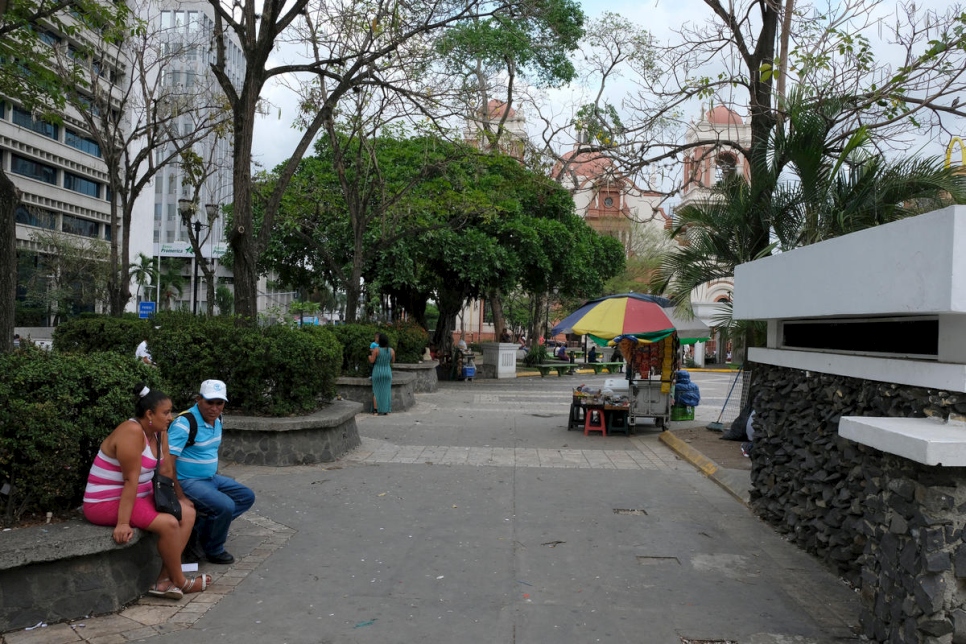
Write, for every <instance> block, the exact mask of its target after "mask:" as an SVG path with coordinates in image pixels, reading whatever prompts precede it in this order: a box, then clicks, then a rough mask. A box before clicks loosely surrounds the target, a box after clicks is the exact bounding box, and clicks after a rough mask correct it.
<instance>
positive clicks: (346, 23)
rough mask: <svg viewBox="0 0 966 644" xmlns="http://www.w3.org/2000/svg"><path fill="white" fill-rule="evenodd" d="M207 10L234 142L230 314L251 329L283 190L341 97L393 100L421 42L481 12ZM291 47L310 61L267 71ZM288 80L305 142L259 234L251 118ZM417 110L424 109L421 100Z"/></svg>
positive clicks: (413, 69)
mask: <svg viewBox="0 0 966 644" xmlns="http://www.w3.org/2000/svg"><path fill="white" fill-rule="evenodd" d="M209 2H210V4H211V6H212V8H213V9H214V11H215V34H216V38H215V45H216V50H215V62H214V63H213V64H212V70H213V72H214V73H215V76H216V77H217V79H218V81H219V83H220V84H221V87H222V89H223V90H224V92H225V94H226V96H227V98H228V104H229V106H230V109H231V113H232V119H233V128H234V133H235V145H234V148H233V152H234V171H233V172H234V176H233V186H234V203H233V219H232V221H233V226H232V229H231V231H230V232H229V233H228V241H229V243H230V245H231V248H232V250H233V261H234V273H235V297H236V308H237V310H238V313H239V314H240V315H242V316H243V317H246V318H248V319H250V320H251V321H252V322H254V320H255V313H256V299H257V298H256V290H255V287H256V281H257V274H258V271H257V261H258V256H259V255H260V253H261V252H262V251H263V250H264V249H265V248H266V246H267V244H268V240H269V237H270V235H271V231H272V229H273V225H274V220H275V216H276V214H277V212H278V209H279V205H280V204H281V201H282V198H283V195H284V193H285V190H286V189H287V187H288V183H289V181H290V180H291V178H292V175H293V174H294V172H295V170H296V168H297V167H298V164H299V162H300V160H301V159H302V157H303V155H304V154H305V153H306V151H308V149H309V146H310V145H311V143H312V141H313V140H314V139H315V138H316V135H317V134H318V133H319V131H320V130H321V128H322V127H323V126H324V125H325V123H326V122H327V121H329V122H330V123H331V117H332V115H333V114H334V113H335V112H336V111H337V110H338V108H339V106H340V105H341V103H342V100H343V98H344V97H345V96H346V95H347V94H349V93H352V92H353V91H354V90H357V89H361V88H363V87H366V86H374V87H381V88H383V89H384V91H386V92H392V91H395V89H396V88H397V86H400V85H405V81H406V80H407V79H411V78H414V77H417V76H418V75H419V74H420V73H421V71H422V70H424V69H425V68H426V67H427V64H428V63H429V62H431V61H432V60H433V52H432V49H431V47H427V42H428V40H429V39H431V38H432V36H433V35H434V34H435V33H436V32H438V31H440V30H442V29H444V28H445V27H446V26H447V25H449V24H452V23H453V22H455V21H457V20H460V19H461V18H463V17H465V16H468V15H471V14H472V13H473V12H475V11H476V10H478V8H479V6H478V5H476V4H475V3H471V4H465V3H461V2H443V3H439V2H434V1H432V0H417V1H416V2H413V3H408V4H407V5H406V6H405V7H403V6H401V5H390V4H378V3H361V4H360V3H357V2H350V1H348V0H332V1H331V2H330V1H327V0H291V1H285V0H261V2H259V1H257V0H240V1H239V2H236V3H235V4H234V5H232V6H228V5H225V4H224V3H222V2H220V1H219V0H209ZM229 31H230V32H233V33H234V34H235V35H236V36H237V37H238V39H239V41H240V45H241V50H242V54H243V55H244V58H245V61H246V68H245V72H244V77H243V78H242V79H241V82H240V83H237V84H236V82H235V81H234V80H233V79H232V78H231V76H230V75H229V74H228V72H227V64H228V63H227V49H226V45H225V42H224V39H223V38H222V37H221V36H222V35H223V34H225V33H227V32H229ZM286 34H287V35H286ZM288 37H291V38H293V40H294V41H297V42H299V43H300V44H301V45H305V44H307V45H308V46H309V47H310V49H311V58H310V59H309V60H308V61H306V62H304V63H299V64H286V63H282V64H278V65H274V66H273V65H272V64H270V63H271V58H270V57H272V56H273V55H274V53H275V50H276V47H277V46H278V45H279V44H281V43H282V42H284V40H285V39H286V38H288ZM285 76H288V77H290V78H294V79H301V80H302V81H304V82H305V87H306V91H305V95H304V98H303V101H304V112H305V118H304V121H303V122H302V123H301V127H302V137H301V139H300V140H299V142H298V144H297V145H296V147H295V149H294V150H293V151H292V154H291V155H290V158H289V161H288V162H287V163H286V164H285V165H284V166H283V168H282V169H281V170H280V171H279V172H277V173H276V177H275V181H274V184H273V186H274V187H273V191H272V192H271V193H270V194H268V195H266V196H265V202H264V203H263V204H261V205H260V210H261V213H260V217H261V219H262V225H261V226H260V227H258V229H257V230H256V227H255V225H254V223H255V222H254V217H255V214H254V209H253V202H252V192H251V190H250V188H251V183H252V181H251V166H252V141H253V132H254V125H255V118H256V115H257V114H258V111H259V109H260V105H259V101H260V100H261V95H262V90H263V89H264V87H265V84H266V83H267V82H269V81H270V80H272V79H274V78H276V77H285ZM295 82H299V81H298V80H296V81H295ZM402 89H403V91H405V88H404V87H403V88H402ZM422 100H425V101H430V100H431V99H430V98H429V97H428V96H427V95H424V96H423V97H422ZM349 306H352V303H350V304H349Z"/></svg>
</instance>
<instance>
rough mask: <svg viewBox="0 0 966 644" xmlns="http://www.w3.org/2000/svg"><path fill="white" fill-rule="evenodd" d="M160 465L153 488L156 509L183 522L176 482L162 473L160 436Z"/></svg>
mask: <svg viewBox="0 0 966 644" xmlns="http://www.w3.org/2000/svg"><path fill="white" fill-rule="evenodd" d="M157 439H158V465H157V467H155V469H154V478H152V479H151V487H152V488H154V509H155V510H157V511H158V512H163V513H164V514H170V515H172V516H174V518H175V519H177V520H178V521H181V501H179V500H178V494H177V492H175V490H174V481H173V480H172V479H170V478H168V477H167V476H165V475H164V474H162V473H161V457H162V452H161V437H160V436H158V437H157Z"/></svg>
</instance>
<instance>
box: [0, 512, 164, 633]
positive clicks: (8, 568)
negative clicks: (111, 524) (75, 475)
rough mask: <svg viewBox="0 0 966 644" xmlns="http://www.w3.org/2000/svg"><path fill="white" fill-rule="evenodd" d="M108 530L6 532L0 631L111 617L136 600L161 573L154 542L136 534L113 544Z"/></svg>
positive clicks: (80, 524)
mask: <svg viewBox="0 0 966 644" xmlns="http://www.w3.org/2000/svg"><path fill="white" fill-rule="evenodd" d="M113 532H114V529H113V528H105V527H103V526H96V525H92V524H90V523H88V522H87V521H85V520H84V519H81V518H77V519H72V520H70V521H66V522H64V523H53V524H50V525H39V526H31V527H28V528H19V529H16V530H11V531H9V532H4V533H3V538H2V539H0V633H6V632H8V631H12V630H18V629H21V628H27V627H29V626H35V625H36V624H37V623H39V622H47V623H49V624H53V623H56V622H62V621H67V620H71V619H81V618H83V617H85V616H88V615H100V614H105V613H116V612H117V611H119V610H121V608H123V607H124V606H126V605H127V604H130V603H131V602H133V601H135V600H137V599H138V598H139V597H140V596H141V595H142V594H143V593H144V591H145V590H146V589H147V588H148V587H149V586H150V585H151V584H153V583H154V580H155V578H156V577H157V574H158V570H160V568H161V558H160V557H159V556H158V551H157V538H156V537H155V536H154V535H152V534H149V533H146V532H143V531H141V530H135V531H134V538H132V539H131V541H130V542H128V543H126V544H124V545H123V546H119V545H117V544H116V543H114V540H113V539H112V538H111V535H112V534H113ZM0 639H2V638H0Z"/></svg>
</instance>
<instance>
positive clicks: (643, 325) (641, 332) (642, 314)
mask: <svg viewBox="0 0 966 644" xmlns="http://www.w3.org/2000/svg"><path fill="white" fill-rule="evenodd" d="M666 308H667V309H670V308H671V302H670V301H669V300H667V299H666V298H663V297H658V296H656V295H643V294H641V293H621V294H619V295H608V296H606V297H601V298H598V299H596V300H591V301H589V302H587V303H586V304H584V305H583V306H581V307H580V308H579V309H577V310H576V311H574V312H573V313H571V314H570V315H568V316H567V317H565V318H564V319H563V320H561V321H560V323H559V324H558V325H557V326H555V327H554V328H553V331H552V332H553V334H554V335H556V334H558V333H578V334H581V335H583V334H587V335H591V336H594V337H595V338H601V339H603V340H610V339H612V338H615V337H617V336H619V335H634V336H646V339H648V340H652V341H653V340H656V339H660V337H665V336H667V335H669V334H670V333H673V332H674V322H673V321H672V320H671V317H670V316H669V315H668V312H667V311H666V310H665V309H666Z"/></svg>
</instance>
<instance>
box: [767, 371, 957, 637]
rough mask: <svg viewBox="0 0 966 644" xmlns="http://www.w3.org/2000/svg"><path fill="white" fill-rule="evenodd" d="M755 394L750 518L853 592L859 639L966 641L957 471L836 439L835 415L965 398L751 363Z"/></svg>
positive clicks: (944, 413)
mask: <svg viewBox="0 0 966 644" xmlns="http://www.w3.org/2000/svg"><path fill="white" fill-rule="evenodd" d="M752 396H753V401H754V402H753V405H754V409H755V421H754V425H755V446H754V450H753V452H752V485H753V489H752V493H751V504H752V507H753V509H754V510H755V512H756V513H757V514H758V515H760V516H761V517H762V518H763V519H764V520H766V521H768V522H769V523H771V524H772V525H774V526H775V528H776V529H777V530H778V531H779V532H781V533H784V534H785V535H786V536H787V538H788V539H789V540H790V541H792V542H794V543H796V544H797V545H799V546H800V547H801V548H803V549H804V550H806V551H808V552H810V553H812V554H813V555H815V556H816V557H818V558H819V559H821V560H822V561H824V562H825V563H826V564H827V565H828V566H830V567H831V568H832V569H834V570H835V571H837V572H838V573H839V574H840V575H842V576H843V577H844V578H845V579H846V580H847V581H848V582H849V583H851V584H852V585H854V586H855V587H856V588H858V589H859V590H860V591H861V593H862V597H863V599H864V600H865V608H864V610H863V613H862V615H861V622H862V626H863V630H864V634H865V635H866V637H868V638H870V639H872V640H873V641H877V642H885V641H888V642H909V643H913V642H915V643H917V644H918V643H926V642H929V643H937V644H938V643H939V642H946V643H949V642H953V643H954V644H960V643H964V642H966V594H964V593H963V592H962V591H961V588H963V587H964V584H966V543H964V540H963V534H964V533H963V527H964V525H966V468H960V467H941V466H928V465H922V464H919V463H916V462H914V461H911V460H908V459H905V458H902V457H900V456H896V455H893V454H887V453H884V452H881V451H879V450H876V449H873V448H871V447H867V446H864V445H860V444H858V443H855V442H853V441H850V440H848V439H845V438H842V437H840V436H839V435H838V425H839V419H840V418H841V417H842V416H880V417H882V416H889V417H906V418H911V417H922V416H933V417H937V418H941V419H948V418H949V417H950V416H952V417H953V418H956V417H957V416H958V417H961V415H962V414H963V413H966V394H962V393H950V392H945V391H939V390H935V389H927V388H922V387H912V386H905V385H896V384H890V383H882V382H876V381H871V380H863V379H858V378H850V377H847V376H838V375H830V374H822V373H817V372H807V371H802V370H798V369H790V368H785V367H776V366H769V365H763V364H756V365H754V382H753V384H752ZM963 431H964V432H966V426H964V428H963Z"/></svg>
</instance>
